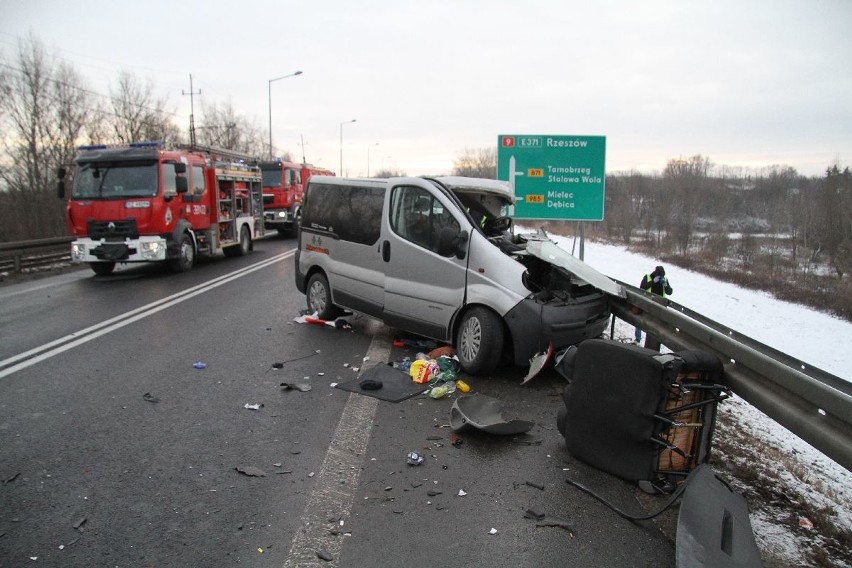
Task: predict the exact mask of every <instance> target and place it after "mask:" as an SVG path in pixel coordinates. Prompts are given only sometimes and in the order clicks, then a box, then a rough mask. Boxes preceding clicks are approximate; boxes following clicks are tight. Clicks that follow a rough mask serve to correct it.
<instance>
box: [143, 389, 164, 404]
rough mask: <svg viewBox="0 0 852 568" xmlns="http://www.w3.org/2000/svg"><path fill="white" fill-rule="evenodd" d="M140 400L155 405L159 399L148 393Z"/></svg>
mask: <svg viewBox="0 0 852 568" xmlns="http://www.w3.org/2000/svg"><path fill="white" fill-rule="evenodd" d="M142 400H145V401H147V402H153V403H155V404H156V403H158V402H160V399H159V398H157V397H156V396H154V395H153V394H151V393H149V392H146V393H145V394H143V395H142Z"/></svg>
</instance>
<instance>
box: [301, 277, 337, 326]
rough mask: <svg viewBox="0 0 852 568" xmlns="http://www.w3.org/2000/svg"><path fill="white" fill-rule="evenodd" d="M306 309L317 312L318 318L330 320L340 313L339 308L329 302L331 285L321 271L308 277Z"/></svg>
mask: <svg viewBox="0 0 852 568" xmlns="http://www.w3.org/2000/svg"><path fill="white" fill-rule="evenodd" d="M305 297H306V298H307V300H308V311H309V312H311V313H315V314H317V317H318V318H319V319H323V320H331V319H334V318H336V317H337V316H338V315H340V308H338V307H337V306H335V305H334V304H332V303H331V287H330V286H329V285H328V279H327V278H326V277H325V274H323V273H322V272H317V273H315V274H314V275H313V276H311V277H310V279H308V293H307V294H306V295H305Z"/></svg>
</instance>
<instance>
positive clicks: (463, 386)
mask: <svg viewBox="0 0 852 568" xmlns="http://www.w3.org/2000/svg"><path fill="white" fill-rule="evenodd" d="M456 388H457V389H459V391H461V392H470V385H469V384H467V383H466V382H464V381H463V380H461V379H459V380H457V381H456Z"/></svg>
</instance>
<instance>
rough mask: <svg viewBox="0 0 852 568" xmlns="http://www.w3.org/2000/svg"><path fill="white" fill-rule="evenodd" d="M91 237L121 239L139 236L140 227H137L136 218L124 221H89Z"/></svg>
mask: <svg viewBox="0 0 852 568" xmlns="http://www.w3.org/2000/svg"><path fill="white" fill-rule="evenodd" d="M88 228H89V238H91V239H106V240H108V241H111V240H121V241H123V240H124V239H127V238H130V239H137V238H139V229H137V228H136V219H125V220H123V221H93V220H91V219H90V220H89V221H88Z"/></svg>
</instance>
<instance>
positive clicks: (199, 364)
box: [192, 361, 207, 369]
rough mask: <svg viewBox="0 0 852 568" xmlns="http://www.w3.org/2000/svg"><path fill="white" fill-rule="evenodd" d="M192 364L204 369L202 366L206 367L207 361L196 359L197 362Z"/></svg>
mask: <svg viewBox="0 0 852 568" xmlns="http://www.w3.org/2000/svg"><path fill="white" fill-rule="evenodd" d="M192 366H193V367H195V368H196V369H204V368H206V367H207V363H203V362H201V361H197V362H195V363H193V364H192Z"/></svg>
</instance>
